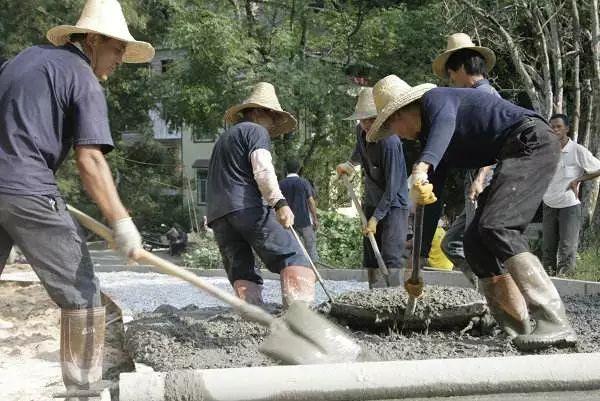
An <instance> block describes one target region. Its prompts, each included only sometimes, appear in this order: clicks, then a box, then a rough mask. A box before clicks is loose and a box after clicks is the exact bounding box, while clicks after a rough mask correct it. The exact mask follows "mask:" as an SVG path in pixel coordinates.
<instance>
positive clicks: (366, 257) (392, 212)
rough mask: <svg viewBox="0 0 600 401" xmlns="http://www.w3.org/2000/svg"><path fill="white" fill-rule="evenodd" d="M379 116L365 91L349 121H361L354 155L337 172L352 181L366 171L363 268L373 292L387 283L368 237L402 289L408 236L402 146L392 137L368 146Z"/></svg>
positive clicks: (339, 166) (363, 89) (367, 92)
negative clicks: (358, 172) (358, 168)
mask: <svg viewBox="0 0 600 401" xmlns="http://www.w3.org/2000/svg"><path fill="white" fill-rule="evenodd" d="M376 116H377V110H376V108H375V103H374V102H373V88H362V89H361V90H360V92H359V94H358V101H357V103H356V109H355V111H354V114H352V115H351V116H349V117H347V118H345V120H351V121H358V124H357V126H356V145H355V147H354V152H353V153H352V156H350V159H349V160H348V161H346V162H344V163H341V164H339V165H338V166H337V168H336V171H337V173H338V175H340V176H341V175H347V176H349V177H350V178H351V177H352V175H353V174H354V168H355V166H359V165H360V166H361V167H362V171H363V175H364V182H365V193H364V198H363V211H364V213H365V216H366V218H367V219H368V222H367V225H366V227H363V233H364V234H365V239H364V241H363V266H364V267H365V268H366V269H367V272H368V280H369V287H370V288H376V287H383V286H385V285H386V283H385V280H384V278H383V277H381V273H380V271H379V269H378V264H377V259H376V258H375V254H374V253H373V249H372V247H371V244H370V242H369V241H368V239H367V237H366V235H367V234H368V233H369V232H371V233H373V234H374V235H375V239H376V241H377V245H378V246H379V249H380V250H381V255H382V257H383V261H384V262H385V264H386V267H387V268H388V270H389V273H390V284H392V285H400V268H401V267H402V265H403V253H404V244H405V242H406V235H407V232H408V184H407V177H406V163H405V161H404V152H403V151H402V142H401V141H400V139H399V138H398V137H393V136H392V137H388V138H386V139H384V140H382V141H379V142H377V143H368V142H367V132H368V131H369V129H370V128H371V125H372V124H373V122H374V121H375V117H376Z"/></svg>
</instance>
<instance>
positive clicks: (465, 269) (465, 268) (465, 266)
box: [455, 260, 479, 291]
mask: <svg viewBox="0 0 600 401" xmlns="http://www.w3.org/2000/svg"><path fill="white" fill-rule="evenodd" d="M455 270H460V271H461V272H462V274H463V275H464V276H465V277H466V278H467V280H469V283H471V285H472V286H473V288H475V291H479V279H478V278H477V276H476V275H475V273H473V270H471V266H470V265H469V263H467V261H466V260H465V261H463V262H461V263H459V264H457V265H456V267H455Z"/></svg>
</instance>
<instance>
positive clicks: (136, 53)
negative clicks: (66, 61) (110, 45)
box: [46, 0, 154, 63]
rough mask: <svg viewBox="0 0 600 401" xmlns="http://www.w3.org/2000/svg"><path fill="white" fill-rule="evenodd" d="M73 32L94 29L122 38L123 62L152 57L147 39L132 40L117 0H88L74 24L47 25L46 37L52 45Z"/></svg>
mask: <svg viewBox="0 0 600 401" xmlns="http://www.w3.org/2000/svg"><path fill="white" fill-rule="evenodd" d="M74 33H97V34H100V35H104V36H108V37H110V38H113V39H117V40H120V41H121V42H125V43H126V44H127V47H126V48H125V53H124V54H123V62H124V63H147V62H149V61H150V60H152V59H153V58H154V48H153V47H152V45H151V44H150V43H146V42H141V41H138V40H135V39H134V38H133V36H131V33H130V32H129V28H128V27H127V21H125V16H124V15H123V10H122V9H121V4H119V2H118V1H117V0H88V1H87V2H86V3H85V6H84V7H83V11H82V12H81V17H79V21H77V24H76V25H59V26H55V27H54V28H52V29H50V30H49V31H48V33H46V37H47V38H48V40H49V41H50V43H52V44H53V45H55V46H62V45H64V44H66V43H67V42H69V36H70V35H71V34H74Z"/></svg>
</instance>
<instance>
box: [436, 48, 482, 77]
mask: <svg viewBox="0 0 600 401" xmlns="http://www.w3.org/2000/svg"><path fill="white" fill-rule="evenodd" d="M463 66H464V67H465V72H466V73H467V74H469V75H483V77H484V78H487V77H488V70H487V65H486V63H485V59H484V58H483V56H482V55H481V53H479V52H477V51H475V50H472V49H460V50H457V51H455V52H454V53H452V55H450V57H448V61H446V70H452V71H458V70H460V67H463Z"/></svg>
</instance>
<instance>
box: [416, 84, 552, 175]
mask: <svg viewBox="0 0 600 401" xmlns="http://www.w3.org/2000/svg"><path fill="white" fill-rule="evenodd" d="M528 116H530V117H538V118H540V119H541V118H542V117H541V116H539V115H538V114H537V113H536V112H534V111H532V110H528V109H525V108H523V107H520V106H517V105H515V104H513V103H511V102H509V101H506V100H504V99H502V98H500V97H498V96H496V95H494V94H491V93H486V92H485V91H483V90H473V89H470V88H468V89H458V88H434V89H431V90H430V91H428V92H427V93H425V95H424V96H423V99H422V102H421V117H422V124H423V128H422V130H421V137H420V139H421V140H422V141H423V142H424V143H425V146H424V149H423V152H422V153H421V155H420V157H419V161H421V162H425V163H429V164H431V165H432V166H433V168H434V169H435V168H437V166H438V164H439V163H440V161H442V159H443V162H444V165H445V166H447V167H462V168H479V167H484V166H489V165H491V164H494V163H496V160H497V158H498V154H499V152H500V149H501V148H502V145H503V144H504V142H505V140H506V138H507V137H508V136H509V135H510V133H511V130H510V128H511V127H513V126H515V125H516V124H517V123H519V122H520V121H522V120H523V119H524V118H525V117H528Z"/></svg>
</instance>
